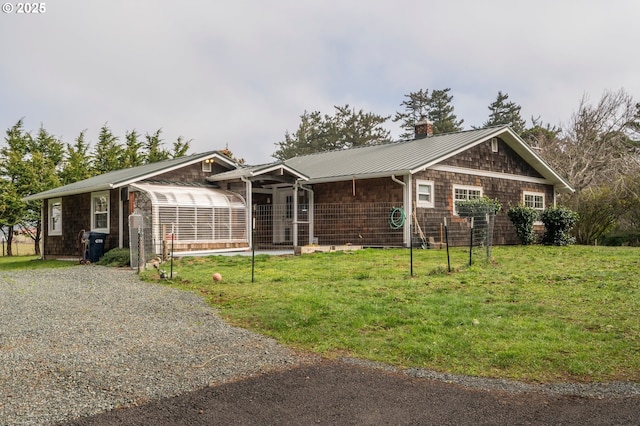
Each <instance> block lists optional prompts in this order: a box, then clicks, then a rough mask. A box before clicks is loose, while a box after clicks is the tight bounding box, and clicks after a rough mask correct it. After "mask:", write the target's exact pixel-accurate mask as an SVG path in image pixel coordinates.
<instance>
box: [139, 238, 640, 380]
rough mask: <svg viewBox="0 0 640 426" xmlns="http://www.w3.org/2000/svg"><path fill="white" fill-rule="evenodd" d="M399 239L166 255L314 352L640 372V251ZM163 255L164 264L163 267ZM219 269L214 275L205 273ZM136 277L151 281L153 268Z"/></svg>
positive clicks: (540, 371)
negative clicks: (418, 244) (346, 247)
mask: <svg viewBox="0 0 640 426" xmlns="http://www.w3.org/2000/svg"><path fill="white" fill-rule="evenodd" d="M467 262H468V252H467V251H465V250H462V249H456V250H453V251H452V266H453V267H454V271H453V272H451V273H448V272H447V260H446V252H445V250H415V251H414V276H413V277H412V276H411V275H410V272H409V271H410V269H409V267H410V265H409V251H408V250H402V249H390V250H381V249H379V250H375V249H367V250H363V251H358V252H345V253H316V254H313V255H303V256H297V257H293V256H273V257H269V256H265V255H261V256H257V257H256V262H255V282H253V283H252V282H251V258H250V257H245V256H210V257H202V258H197V257H191V258H184V259H182V260H176V261H174V265H173V268H174V271H177V272H178V275H177V278H175V279H174V280H170V281H163V282H164V283H166V284H167V285H171V286H175V287H178V288H181V289H185V290H190V291H195V292H197V293H199V294H201V295H202V296H203V297H205V299H206V300H207V301H208V302H209V303H210V304H211V305H213V306H215V307H217V308H218V309H219V311H220V313H221V315H222V316H223V317H224V318H225V319H226V320H227V321H229V322H230V323H232V324H235V325H238V326H241V327H245V328H248V329H252V330H254V331H257V332H259V333H262V334H265V335H269V336H271V337H273V338H275V339H277V340H279V341H280V342H282V343H284V344H286V345H289V346H291V347H295V348H298V349H303V350H308V351H313V352H317V353H320V354H322V355H324V356H328V357H332V356H343V355H346V356H353V357H359V358H365V359H370V360H373V361H379V362H384V363H388V364H393V365H397V366H402V367H417V368H428V369H433V370H437V371H442V372H450V373H456V374H467V375H474V376H484V377H501V378H510V379H518V380H524V381H529V382H562V381H611V380H628V381H640V320H639V319H638V312H640V284H639V282H640V278H639V277H638V273H639V272H640V249H637V248H624V247H623V248H620V247H617V248H613V247H586V246H571V247H545V246H529V247H521V246H513V247H495V248H494V249H493V256H492V259H491V261H489V262H487V261H485V260H483V259H482V258H481V257H480V256H477V257H476V258H475V264H474V265H473V266H471V267H469V266H468V265H467ZM163 267H164V268H165V269H166V270H167V271H168V268H169V265H168V264H165V265H163ZM215 272H219V273H221V274H222V277H223V279H222V281H221V282H215V281H214V280H213V279H212V275H213V273H215ZM143 277H145V278H146V279H148V280H157V279H158V274H157V271H145V272H144V273H143Z"/></svg>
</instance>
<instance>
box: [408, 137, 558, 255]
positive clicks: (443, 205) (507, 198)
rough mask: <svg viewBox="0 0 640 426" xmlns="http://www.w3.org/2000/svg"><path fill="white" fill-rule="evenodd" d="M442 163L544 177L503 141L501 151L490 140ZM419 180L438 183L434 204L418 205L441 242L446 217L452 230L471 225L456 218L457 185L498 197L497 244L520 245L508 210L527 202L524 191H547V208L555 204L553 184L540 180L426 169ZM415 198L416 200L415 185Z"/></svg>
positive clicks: (429, 233)
mask: <svg viewBox="0 0 640 426" xmlns="http://www.w3.org/2000/svg"><path fill="white" fill-rule="evenodd" d="M440 164H441V165H448V166H456V167H464V168H467V169H476V170H482V171H489V172H497V173H505V174H510V175H524V176H528V177H535V178H541V176H540V174H539V173H537V172H536V171H535V170H534V169H533V168H532V167H531V166H529V165H528V164H527V163H526V162H525V161H524V160H523V159H522V158H521V157H520V156H518V155H517V154H516V153H515V152H514V151H513V150H512V149H511V148H510V147H509V146H508V145H506V144H505V143H503V142H502V141H500V140H499V145H498V152H497V153H496V152H492V150H491V143H490V142H489V141H487V142H485V143H482V144H480V145H477V146H475V147H473V148H471V149H469V150H467V151H464V152H462V153H460V154H458V155H456V156H454V157H452V158H449V159H447V160H446V161H444V162H442V163H440ZM440 164H439V165H440ZM417 179H421V180H427V181H432V182H433V183H434V194H433V195H434V207H433V208H417V209H416V217H417V219H418V223H419V224H420V226H421V228H422V230H423V232H424V233H425V234H426V235H427V237H434V238H435V240H436V241H439V236H440V224H441V223H442V221H443V218H444V217H448V218H451V217H453V219H452V220H451V221H452V223H450V224H449V226H450V227H451V228H452V229H454V230H455V229H456V227H457V228H458V229H462V228H465V229H466V226H467V223H466V220H465V219H463V218H456V217H455V216H452V215H453V211H454V205H453V204H454V201H453V187H454V185H462V186H477V187H481V188H482V191H483V195H484V196H486V197H489V198H491V199H497V200H498V201H499V202H500V203H501V204H502V210H501V211H500V212H499V213H498V215H496V221H495V228H494V234H493V235H494V239H493V243H494V244H495V245H506V244H519V243H520V241H519V240H518V238H517V236H516V231H515V227H514V226H513V224H512V223H511V220H510V219H509V217H508V216H507V214H506V212H507V210H508V209H509V206H510V205H518V204H522V203H523V192H524V191H527V192H529V191H530V192H539V193H544V194H545V204H546V205H545V207H549V206H552V205H553V199H554V194H553V191H554V189H553V186H552V185H544V184H540V183H532V182H525V181H518V180H512V179H501V178H497V177H486V176H477V175H473V174H460V173H453V172H449V171H439V170H426V171H424V172H420V173H416V175H414V182H415V180H417ZM413 194H414V195H413V197H414V198H413V199H414V200H415V199H416V189H415V184H414V188H413Z"/></svg>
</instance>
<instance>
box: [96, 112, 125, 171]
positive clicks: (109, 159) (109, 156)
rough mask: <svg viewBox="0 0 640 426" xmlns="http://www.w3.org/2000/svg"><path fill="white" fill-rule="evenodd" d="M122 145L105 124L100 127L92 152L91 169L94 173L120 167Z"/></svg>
mask: <svg viewBox="0 0 640 426" xmlns="http://www.w3.org/2000/svg"><path fill="white" fill-rule="evenodd" d="M122 150H123V148H122V145H120V143H119V142H118V138H117V137H116V136H114V135H113V133H112V132H111V129H109V128H108V127H107V125H106V124H105V125H104V126H102V128H101V129H100V136H99V137H98V143H97V144H96V146H95V149H94V154H93V170H94V173H95V174H96V175H99V174H102V173H106V172H110V171H113V170H118V169H121V168H122V164H121V163H120V160H121V158H122Z"/></svg>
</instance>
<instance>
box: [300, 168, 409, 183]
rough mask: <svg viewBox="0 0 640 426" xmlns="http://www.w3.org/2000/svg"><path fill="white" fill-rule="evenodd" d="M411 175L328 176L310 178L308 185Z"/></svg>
mask: <svg viewBox="0 0 640 426" xmlns="http://www.w3.org/2000/svg"><path fill="white" fill-rule="evenodd" d="M409 174H411V171H410V170H407V169H403V170H394V171H385V172H380V173H364V174H357V175H356V174H354V175H343V176H326V177H321V178H310V179H309V180H308V181H307V184H310V185H313V184H318V183H331V182H343V181H348V180H363V179H377V178H387V177H388V178H390V177H391V176H393V175H397V176H405V175H409Z"/></svg>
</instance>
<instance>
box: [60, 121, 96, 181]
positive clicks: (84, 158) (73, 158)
mask: <svg viewBox="0 0 640 426" xmlns="http://www.w3.org/2000/svg"><path fill="white" fill-rule="evenodd" d="M84 135H85V131H84V130H83V131H82V132H80V135H78V137H77V138H76V139H75V144H74V145H71V144H67V148H66V154H65V159H64V161H63V167H62V170H61V171H60V180H61V181H62V184H63V185H68V184H70V183H73V182H78V181H80V180H84V179H88V178H90V177H91V176H93V168H92V165H91V156H90V154H89V144H88V143H86V142H85V141H84Z"/></svg>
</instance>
